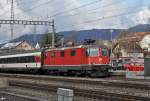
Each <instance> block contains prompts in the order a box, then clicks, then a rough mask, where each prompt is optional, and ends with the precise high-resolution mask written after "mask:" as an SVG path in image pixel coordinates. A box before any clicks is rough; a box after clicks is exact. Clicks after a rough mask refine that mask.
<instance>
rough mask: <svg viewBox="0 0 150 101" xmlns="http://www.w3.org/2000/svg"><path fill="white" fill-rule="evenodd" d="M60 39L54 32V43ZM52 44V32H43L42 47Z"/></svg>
mask: <svg viewBox="0 0 150 101" xmlns="http://www.w3.org/2000/svg"><path fill="white" fill-rule="evenodd" d="M59 40H60V37H59V35H58V33H55V43H57V42H58V41H59ZM50 46H52V33H47V32H46V33H45V34H44V37H43V42H42V47H50Z"/></svg>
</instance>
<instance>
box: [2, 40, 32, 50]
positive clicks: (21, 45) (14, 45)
mask: <svg viewBox="0 0 150 101" xmlns="http://www.w3.org/2000/svg"><path fill="white" fill-rule="evenodd" d="M0 49H1V50H8V49H13V50H35V48H34V47H33V46H32V45H30V44H29V43H27V42H26V41H19V42H8V43H5V44H3V45H2V46H1V48H0Z"/></svg>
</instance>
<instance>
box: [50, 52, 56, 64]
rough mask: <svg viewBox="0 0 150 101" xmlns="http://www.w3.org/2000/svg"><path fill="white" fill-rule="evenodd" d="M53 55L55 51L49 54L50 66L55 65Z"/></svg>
mask: <svg viewBox="0 0 150 101" xmlns="http://www.w3.org/2000/svg"><path fill="white" fill-rule="evenodd" d="M55 55H56V53H55V51H51V52H50V60H49V61H50V65H55Z"/></svg>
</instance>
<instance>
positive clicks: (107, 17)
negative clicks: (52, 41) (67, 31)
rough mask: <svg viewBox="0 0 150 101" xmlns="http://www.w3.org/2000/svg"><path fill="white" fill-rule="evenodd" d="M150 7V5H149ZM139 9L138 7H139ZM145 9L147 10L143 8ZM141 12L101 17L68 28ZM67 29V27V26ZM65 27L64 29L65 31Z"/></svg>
mask: <svg viewBox="0 0 150 101" xmlns="http://www.w3.org/2000/svg"><path fill="white" fill-rule="evenodd" d="M149 5H150V4H149ZM137 8H138V6H137ZM143 9H145V8H143ZM138 11H139V10H136V11H129V12H125V13H122V14H117V15H111V16H104V17H100V18H97V19H94V20H88V21H84V22H81V23H78V24H76V25H68V26H70V27H71V26H72V27H73V26H81V25H83V24H87V23H93V22H97V21H101V20H105V19H110V18H114V17H119V16H122V15H130V14H134V13H136V12H138ZM65 27H67V26H65ZM63 28H64V27H62V29H63Z"/></svg>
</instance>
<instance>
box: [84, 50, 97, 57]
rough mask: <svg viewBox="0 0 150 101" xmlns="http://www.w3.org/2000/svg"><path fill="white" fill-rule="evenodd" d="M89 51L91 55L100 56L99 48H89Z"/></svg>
mask: <svg viewBox="0 0 150 101" xmlns="http://www.w3.org/2000/svg"><path fill="white" fill-rule="evenodd" d="M87 53H88V55H89V56H92V57H94V56H99V49H98V48H89V49H87Z"/></svg>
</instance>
